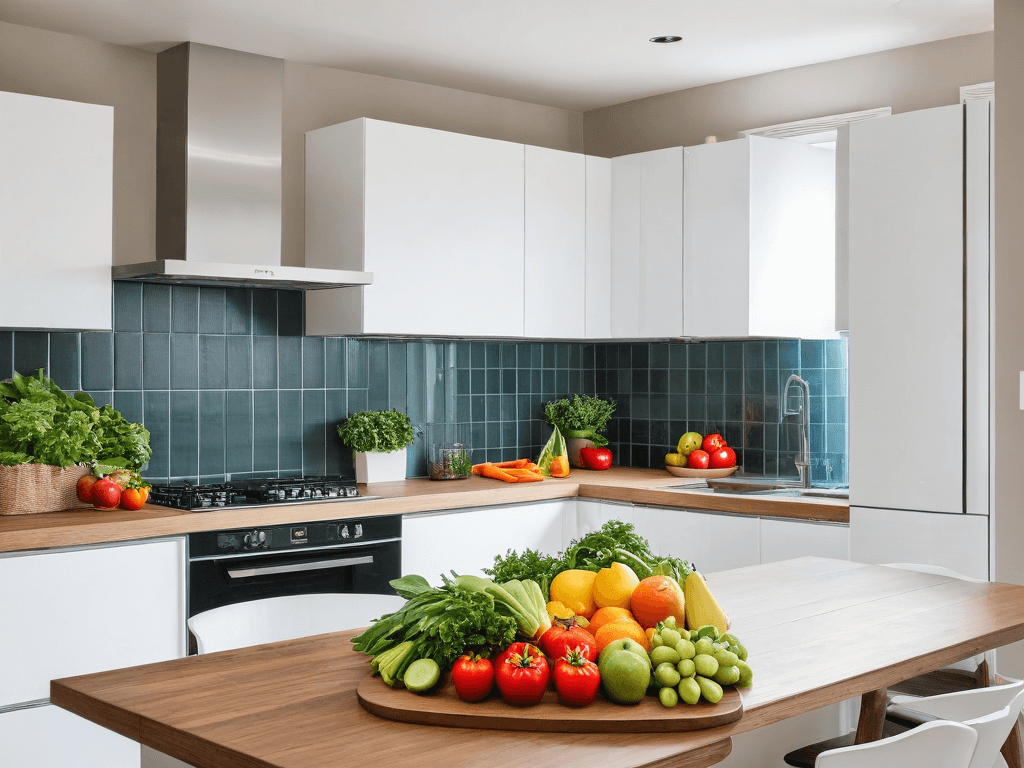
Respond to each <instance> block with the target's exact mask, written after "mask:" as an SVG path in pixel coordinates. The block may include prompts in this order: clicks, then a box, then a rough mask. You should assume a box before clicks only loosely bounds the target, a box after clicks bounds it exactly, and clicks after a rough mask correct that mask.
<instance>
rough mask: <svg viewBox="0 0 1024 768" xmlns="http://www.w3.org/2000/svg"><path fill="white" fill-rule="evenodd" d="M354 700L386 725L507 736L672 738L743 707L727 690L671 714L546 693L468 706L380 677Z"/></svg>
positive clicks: (736, 715) (442, 693)
mask: <svg viewBox="0 0 1024 768" xmlns="http://www.w3.org/2000/svg"><path fill="white" fill-rule="evenodd" d="M356 696H357V697H358V699H359V703H360V704H361V705H362V706H363V708H364V709H366V710H367V711H369V712H372V713H373V714H375V715H378V716H380V717H385V718H387V719H389V720H398V721H400V722H403V723H416V724H418V725H443V726H449V727H455V728H488V729H493V730H506V731H546V732H549V733H673V732H680V731H698V730H702V729H704V728H715V727H717V726H720V725H726V724H728V723H734V722H736V721H737V720H739V719H740V717H742V716H743V702H742V700H741V699H740V695H739V692H738V691H737V690H736V689H735V688H726V689H725V695H724V696H723V697H722V700H721V701H720V702H718V704H709V703H708V702H706V701H704V700H703V699H701V701H700V703H699V704H697V705H695V706H690V705H689V704H684V703H682V702H680V703H679V704H677V705H676V706H674V707H672V708H667V707H663V706H662V705H661V703H660V702H659V701H658V697H657V696H646V697H644V700H643V701H641V702H640V703H639V704H616V703H614V702H612V701H609V700H608V699H606V698H604V696H603V694H599V695H598V697H597V700H596V701H595V702H594V703H593V704H590V705H588V706H586V707H570V706H566V705H564V704H562V703H561V702H559V701H558V696H557V695H556V694H555V692H554V691H548V692H547V693H545V694H544V699H543V700H542V701H541V702H540V703H539V704H537V705H535V706H532V707H514V706H512V705H511V704H506V703H505V702H504V701H502V700H501V697H500V696H498V694H497V692H495V693H493V694H492V695H491V697H490V698H488V699H485V700H484V701H481V702H477V703H476V704H467V703H466V702H464V701H462V700H461V699H460V698H459V697H458V696H457V695H456V693H455V686H453V685H452V682H451V679H450V678H448V679H446V680H445V681H444V683H443V684H442V685H441V686H440V687H439V688H438V689H437V690H435V691H433V692H432V693H429V694H424V695H420V694H415V693H412V692H410V691H407V690H405V689H404V688H388V686H386V685H385V684H384V682H383V681H382V680H381V679H380V678H379V677H369V676H367V677H366V678H364V679H363V680H362V681H361V682H360V683H359V687H358V688H357V689H356Z"/></svg>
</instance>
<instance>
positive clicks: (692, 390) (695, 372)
mask: <svg viewBox="0 0 1024 768" xmlns="http://www.w3.org/2000/svg"><path fill="white" fill-rule="evenodd" d="M706 391H707V374H706V372H705V371H704V369H703V368H696V369H694V368H691V369H690V370H688V371H687V373H686V392H687V394H690V395H703V394H704V393H705V392H706Z"/></svg>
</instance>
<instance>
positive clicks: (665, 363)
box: [650, 343, 669, 368]
mask: <svg viewBox="0 0 1024 768" xmlns="http://www.w3.org/2000/svg"><path fill="white" fill-rule="evenodd" d="M668 350H669V345H668V344H665V343H657V344H651V345H650V354H651V368H668V367H669V351H668Z"/></svg>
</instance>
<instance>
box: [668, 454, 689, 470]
mask: <svg viewBox="0 0 1024 768" xmlns="http://www.w3.org/2000/svg"><path fill="white" fill-rule="evenodd" d="M665 466H667V467H685V466H686V456H684V455H683V454H681V453H666V454H665Z"/></svg>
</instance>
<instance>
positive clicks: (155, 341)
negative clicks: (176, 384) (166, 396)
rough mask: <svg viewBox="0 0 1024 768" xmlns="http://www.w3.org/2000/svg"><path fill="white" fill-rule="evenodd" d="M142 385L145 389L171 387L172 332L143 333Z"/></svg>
mask: <svg viewBox="0 0 1024 768" xmlns="http://www.w3.org/2000/svg"><path fill="white" fill-rule="evenodd" d="M142 387H143V389H170V388H171V337H170V334H167V333H144V334H142Z"/></svg>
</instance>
